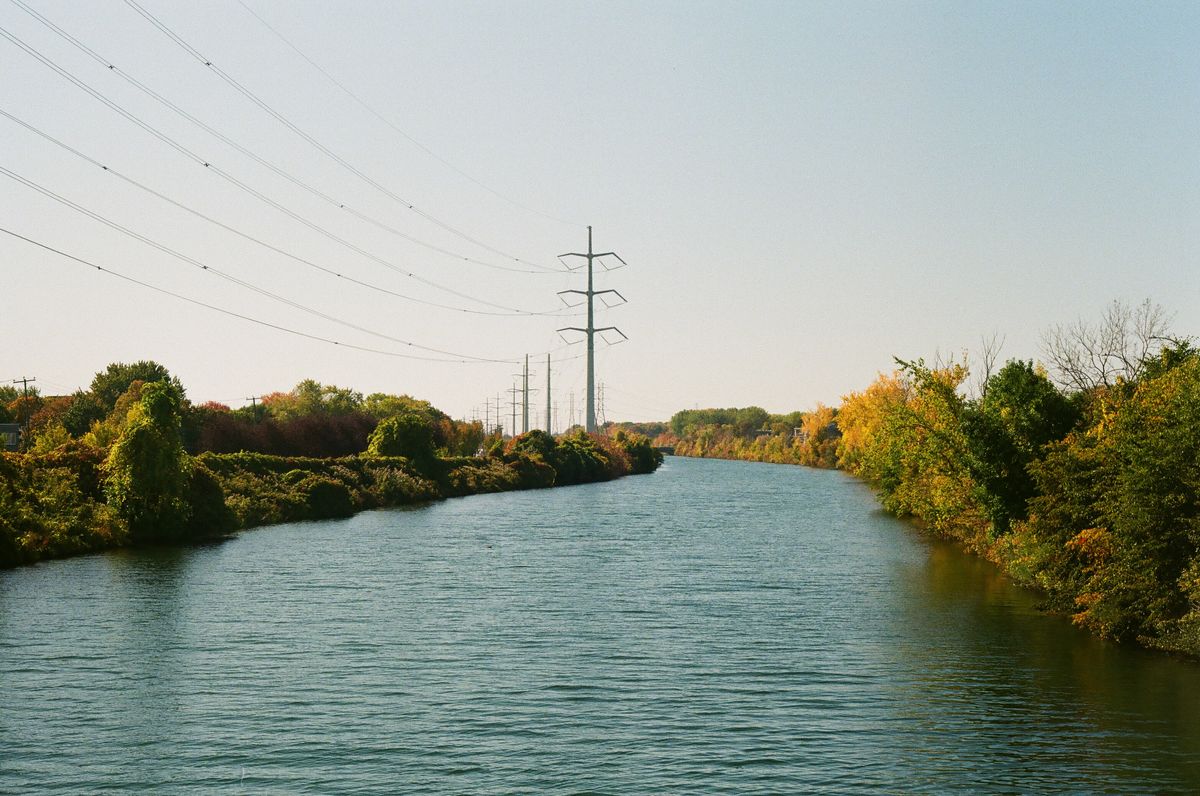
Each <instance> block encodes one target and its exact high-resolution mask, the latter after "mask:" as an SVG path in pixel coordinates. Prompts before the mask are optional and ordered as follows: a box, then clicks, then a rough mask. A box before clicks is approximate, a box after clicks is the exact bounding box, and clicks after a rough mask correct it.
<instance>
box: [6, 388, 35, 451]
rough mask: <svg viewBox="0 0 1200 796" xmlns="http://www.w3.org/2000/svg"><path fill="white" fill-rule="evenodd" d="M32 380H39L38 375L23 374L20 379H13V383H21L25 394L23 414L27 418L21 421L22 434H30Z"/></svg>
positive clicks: (22, 405) (25, 443)
mask: <svg viewBox="0 0 1200 796" xmlns="http://www.w3.org/2000/svg"><path fill="white" fill-rule="evenodd" d="M31 381H37V377H36V376H22V377H21V378H19V379H13V380H12V383H13V384H20V385H21V390H22V394H23V400H22V401H21V414H23V415H25V419H24V420H22V421H21V426H22V428H21V434H22V436H24V435H27V434H29V382H31ZM21 444H22V446H24V445H27V444H28V443H27V442H22V443H21Z"/></svg>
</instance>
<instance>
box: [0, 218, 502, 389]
mask: <svg viewBox="0 0 1200 796" xmlns="http://www.w3.org/2000/svg"><path fill="white" fill-rule="evenodd" d="M0 232H3V233H4V234H6V235H10V236H12V237H14V238H18V239H19V240H23V241H25V242H26V243H29V244H32V245H33V246H37V247H38V248H41V249H45V250H46V251H49V252H53V253H54V254H57V255H60V256H62V257H65V258H67V259H68V260H72V261H74V262H76V263H79V264H80V265H84V266H87V267H89V268H94V269H95V270H97V271H100V272H101V273H104V274H108V275H109V276H114V277H116V278H117V279H121V280H124V281H126V282H130V283H132V284H135V285H139V286H141V287H144V288H147V289H149V290H153V291H155V292H156V293H161V294H163V295H166V296H171V297H172V298H177V299H179V300H180V301H186V302H187V303H189V304H194V305H196V306H198V307H204V308H205V309H210V310H213V311H214V312H219V313H221V314H222V315H228V316H229V317H231V318H239V319H241V320H243V321H249V322H250V323H253V324H257V325H259V326H266V327H268V328H270V329H276V330H278V331H281V332H286V333H287V334H291V335H296V336H297V337H304V338H306V339H308V340H315V341H317V342H321V343H328V344H330V345H335V346H338V347H339V348H344V349H351V350H354V351H363V352H366V353H368V354H380V355H383V356H389V357H398V358H401V359H416V360H420V361H423V362H450V363H454V364H460V365H473V364H474V365H477V364H489V363H488V362H483V361H479V360H470V359H441V358H436V357H424V356H420V355H416V354H405V353H402V352H399V351H387V350H384V349H378V348H369V347H367V346H360V345H355V344H353V343H344V342H341V341H340V340H334V339H332V338H329V337H322V336H320V335H316V334H309V333H308V332H303V331H300V330H298V329H292V328H290V327H287V326H282V325H280V324H277V323H272V322H270V321H264V320H262V319H260V318H255V317H252V316H250V315H245V314H242V313H240V312H235V311H233V310H227V309H225V308H224V307H218V306H216V305H215V304H209V303H207V302H205V301H200V300H199V299H194V298H191V297H190V296H185V295H183V294H182V293H176V292H174V291H172V290H167V289H166V288H162V287H158V286H157V285H152V284H150V283H149V282H143V281H142V280H140V279H136V278H134V277H131V276H127V275H125V274H122V273H119V272H117V271H114V270H112V269H111V268H106V267H104V266H101V265H97V264H96V263H94V262H91V261H90V260H85V259H83V258H82V257H76V256H75V255H73V254H68V253H67V252H65V251H62V250H61V249H56V248H54V247H53V246H49V245H47V244H45V243H41V242H39V241H36V240H34V239H33V238H27V237H25V236H24V235H21V234H20V233H17V232H14V231H12V230H10V229H7V228H5V227H0ZM504 364H515V363H512V362H507V361H505V362H504Z"/></svg>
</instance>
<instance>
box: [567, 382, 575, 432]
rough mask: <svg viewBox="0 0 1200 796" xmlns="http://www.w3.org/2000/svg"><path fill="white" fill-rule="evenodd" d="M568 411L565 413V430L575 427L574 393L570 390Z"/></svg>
mask: <svg viewBox="0 0 1200 796" xmlns="http://www.w3.org/2000/svg"><path fill="white" fill-rule="evenodd" d="M570 407H571V408H570V409H569V410H568V411H567V428H574V427H575V391H574V390H571V403H570Z"/></svg>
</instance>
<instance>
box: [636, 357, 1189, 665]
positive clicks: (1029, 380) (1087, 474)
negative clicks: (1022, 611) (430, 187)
mask: <svg viewBox="0 0 1200 796" xmlns="http://www.w3.org/2000/svg"><path fill="white" fill-rule="evenodd" d="M900 365H901V367H900V368H899V369H898V370H896V371H895V372H893V373H891V374H884V375H880V376H879V378H877V379H876V380H875V382H874V383H872V384H871V385H870V386H868V387H867V388H866V389H865V390H863V391H861V392H857V393H851V394H849V395H847V396H845V398H844V399H843V402H842V404H841V405H840V406H839V407H837V408H836V409H834V410H832V411H829V412H827V411H826V410H824V409H823V408H822V409H821V410H820V411H818V412H814V413H812V415H813V416H821V417H822V422H821V423H815V422H810V423H809V424H808V428H805V427H804V425H803V424H800V423H796V422H795V419H796V418H795V416H796V415H798V414H800V413H793V415H791V416H778V415H767V414H766V413H765V412H763V410H761V409H756V408H755V407H750V408H748V409H710V410H687V411H685V412H680V413H678V414H677V415H676V416H675V417H674V418H672V421H671V432H670V434H669V435H667V434H665V433H664V434H663V435H660V437H659V438H658V439H656V440H655V443H656V444H659V445H662V444H673V446H674V448H675V451H676V454H678V455H690V456H697V457H702V458H728V459H740V460H750V461H763V462H772V463H787V464H818V465H821V466H835V467H837V468H838V469H842V470H845V471H847V472H849V473H851V474H853V475H855V476H857V477H859V478H861V479H863V480H864V481H866V482H867V483H868V484H870V485H871V486H872V487H874V488H875V490H876V493H877V495H878V497H879V500H880V502H881V503H882V505H883V507H884V509H885V510H887V511H888V512H889V513H891V514H893V515H895V516H897V517H902V518H907V519H911V520H913V521H914V522H916V523H917V524H918V525H920V526H921V527H922V528H924V529H926V530H927V531H928V532H930V533H932V534H935V535H937V536H938V537H941V538H944V539H947V540H950V541H953V542H954V543H956V544H958V545H960V546H961V547H962V548H963V549H965V550H967V551H968V552H971V553H974V554H976V555H980V556H983V557H984V558H986V559H988V560H990V561H992V562H994V563H995V564H997V565H999V566H1000V567H1001V568H1002V569H1003V570H1004V572H1005V573H1007V575H1008V576H1009V577H1011V578H1013V579H1014V580H1015V581H1017V582H1018V583H1020V584H1021V585H1024V586H1028V587H1031V588H1033V589H1036V590H1037V591H1039V592H1040V593H1041V594H1042V595H1043V607H1044V608H1045V609H1046V610H1048V611H1051V612H1054V613H1059V614H1063V615H1066V616H1069V617H1070V619H1071V621H1072V622H1074V623H1075V624H1076V625H1078V626H1080V627H1083V628H1085V629H1086V630H1088V631H1089V632H1090V633H1093V634H1094V635H1097V636H1099V637H1101V638H1106V639H1112V640H1115V641H1119V642H1123V643H1134V644H1139V645H1141V646H1144V647H1148V648H1153V649H1158V650H1163V651H1167V652H1171V653H1175V654H1180V655H1184V656H1187V657H1190V658H1200V470H1198V469H1197V466H1196V463H1197V461H1198V457H1200V353H1198V352H1197V350H1196V349H1194V348H1192V347H1191V346H1190V344H1189V343H1187V342H1177V343H1172V344H1171V345H1167V346H1164V347H1163V348H1162V349H1161V350H1160V351H1158V352H1157V353H1155V354H1153V355H1147V356H1146V357H1145V358H1144V359H1143V360H1142V361H1141V362H1140V363H1139V364H1138V365H1137V368H1136V370H1131V371H1130V372H1129V374H1128V378H1127V379H1126V378H1117V379H1115V380H1114V383H1112V384H1105V383H1097V384H1095V385H1092V386H1090V387H1088V388H1087V389H1084V390H1078V391H1075V392H1063V391H1060V390H1059V389H1058V388H1056V387H1055V385H1054V384H1053V383H1052V382H1051V381H1050V380H1049V379H1048V378H1047V375H1046V373H1045V371H1044V369H1041V368H1039V367H1036V366H1035V365H1034V364H1033V363H1032V362H1025V361H1021V360H1012V361H1010V362H1008V363H1007V364H1006V365H1005V366H1004V367H1003V368H1001V369H999V370H998V371H996V372H995V373H994V374H992V375H991V376H990V377H989V378H988V379H987V380H986V381H985V382H984V383H983V385H982V388H981V390H982V392H981V395H980V396H979V397H978V398H972V397H968V396H965V395H964V394H963V392H964V391H963V390H961V389H960V388H961V387H962V385H963V384H964V382H965V381H966V379H967V376H968V371H967V368H966V366H965V365H963V364H961V363H960V364H952V365H949V366H944V367H939V368H930V367H927V366H925V365H924V364H923V363H921V362H919V361H917V362H900ZM824 419H829V420H830V423H829V424H825V423H824V422H823V421H824ZM789 425H795V426H796V428H795V429H794V430H792V431H789V430H788V426H789ZM814 427H815V428H814ZM814 450H823V451H824V452H825V455H824V456H822V457H817V456H815V455H814ZM830 454H832V455H830Z"/></svg>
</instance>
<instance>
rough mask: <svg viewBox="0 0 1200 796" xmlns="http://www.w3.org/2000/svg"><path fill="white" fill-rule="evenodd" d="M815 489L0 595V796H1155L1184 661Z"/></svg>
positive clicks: (710, 498) (122, 561)
mask: <svg viewBox="0 0 1200 796" xmlns="http://www.w3.org/2000/svg"><path fill="white" fill-rule="evenodd" d="M1035 602H1036V598H1035V596H1033V595H1031V594H1029V593H1027V592H1024V591H1022V590H1020V589H1018V588H1015V587H1014V586H1012V585H1011V584H1010V583H1008V582H1007V581H1006V580H1005V579H1004V578H1002V577H1001V576H1000V575H999V574H998V573H997V572H996V571H995V570H994V569H993V568H992V567H990V566H989V565H987V564H986V563H983V562H980V561H978V560H976V559H973V558H970V557H968V556H965V555H963V554H961V553H959V552H958V551H956V550H954V549H953V548H951V547H948V546H946V545H944V544H940V543H935V542H931V541H929V540H927V539H925V538H923V537H922V536H921V535H920V534H919V533H918V532H917V531H915V530H914V529H913V528H912V527H911V526H909V525H907V524H905V523H903V522H899V521H897V520H895V519H892V518H890V517H888V516H886V515H884V514H882V513H881V512H880V511H879V509H878V505H877V503H876V501H875V500H874V498H873V496H872V495H871V493H870V491H869V490H868V489H866V488H865V487H864V486H863V485H862V484H860V483H858V482H856V481H854V480H853V479H851V478H849V477H847V476H846V475H844V474H842V473H837V472H827V471H819V470H809V469H805V468H799V467H787V466H777V465H765V464H748V463H740V462H724V461H711V460H693V459H680V458H669V459H668V460H667V464H666V465H665V466H664V467H663V469H662V470H660V471H659V472H658V473H656V474H654V475H651V476H637V477H631V478H625V479H622V480H619V481H615V482H611V483H606V484H593V485H586V486H579V487H569V488H563V489H554V490H543V491H535V492H519V493H507V494H499V495H482V496H476V497H469V498H462V499H456V500H449V501H446V502H442V503H437V504H434V505H429V506H423V507H418V508H412V509H404V510H387V511H375V512H368V513H364V514H360V515H358V516H356V517H352V518H350V519H346V520H338V521H328V522H310V523H297V524H289V525H279V526H274V527H270V528H263V529H258V530H254V531H248V532H246V533H243V534H241V535H239V536H237V537H235V538H233V539H231V540H228V541H226V542H223V543H221V544H215V545H212V546H206V547H197V548H186V549H159V550H145V551H119V552H114V553H109V554H105V555H95V556H87V557H82V558H77V559H71V560H66V561H55V562H47V563H43V564H39V565H37V566H33V567H28V568H24V569H18V570H10V571H5V572H0V793H25V792H37V793H102V792H114V793H130V792H144V793H155V794H171V793H180V794H183V793H197V792H215V793H247V794H251V793H253V794H260V793H278V794H294V793H338V794H342V793H405V794H458V793H480V794H483V793H486V794H509V793H511V794H518V793H522V794H524V793H562V794H566V793H594V794H619V795H620V796H627V795H628V794H670V793H712V794H720V793H879V792H904V793H923V792H927V793H944V792H964V793H965V792H971V793H981V792H984V793H987V792H991V793H1016V792H1021V793H1029V792H1036V793H1099V792H1108V793H1120V794H1129V793H1170V792H1189V791H1196V790H1198V789H1200V665H1198V664H1193V663H1189V662H1186V661H1179V660H1174V659H1172V658H1169V657H1166V656H1163V655H1158V654H1152V653H1149V652H1144V651H1141V650H1137V649H1128V648H1120V647H1116V646H1114V645H1111V644H1106V643H1104V642H1100V641H1097V640H1095V639H1092V638H1089V637H1088V636H1086V635H1085V634H1083V633H1082V632H1080V631H1078V630H1076V629H1075V628H1073V627H1072V626H1071V625H1070V623H1069V622H1068V621H1066V620H1064V619H1063V618H1061V617H1053V616H1045V615H1042V614H1039V613H1038V612H1037V610H1036V608H1035Z"/></svg>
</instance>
